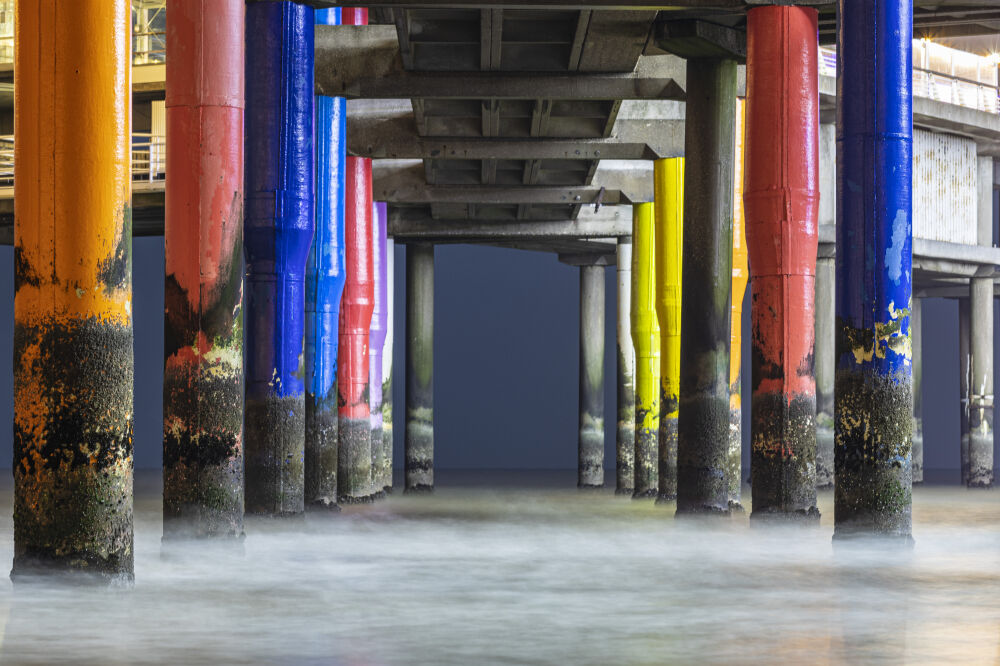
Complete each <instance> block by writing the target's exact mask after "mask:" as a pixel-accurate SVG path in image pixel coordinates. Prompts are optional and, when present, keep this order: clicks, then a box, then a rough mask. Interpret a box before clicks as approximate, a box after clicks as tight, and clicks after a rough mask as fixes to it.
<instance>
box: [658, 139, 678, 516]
mask: <svg viewBox="0 0 1000 666" xmlns="http://www.w3.org/2000/svg"><path fill="white" fill-rule="evenodd" d="M653 194H654V197H653V198H654V203H655V207H654V213H655V216H656V223H655V225H654V231H653V235H654V236H655V246H656V278H655V279H656V287H655V292H656V293H655V298H656V318H657V323H658V324H659V327H660V368H659V375H660V386H659V402H660V404H659V407H660V423H659V428H658V430H659V432H658V433H657V450H658V451H657V461H658V466H659V470H658V474H657V478H658V481H657V501H659V502H667V501H673V500H675V499H677V410H678V395H679V393H680V374H681V271H682V267H683V252H682V250H683V236H684V233H683V230H684V158H683V157H672V158H665V159H659V160H656V161H655V162H654V163H653Z"/></svg>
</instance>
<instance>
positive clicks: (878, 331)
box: [834, 0, 913, 541]
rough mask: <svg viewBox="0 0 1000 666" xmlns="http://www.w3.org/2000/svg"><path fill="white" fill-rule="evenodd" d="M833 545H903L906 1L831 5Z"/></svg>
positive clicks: (908, 235)
mask: <svg viewBox="0 0 1000 666" xmlns="http://www.w3.org/2000/svg"><path fill="white" fill-rule="evenodd" d="M838 5H839V7H838V12H839V18H840V21H839V23H838V27H837V51H838V53H839V54H840V61H839V67H838V68H837V89H838V91H839V93H840V104H838V105H837V218H838V219H837V290H836V303H837V306H836V312H837V372H836V379H835V407H834V422H835V475H836V484H835V485H836V488H835V493H834V526H835V529H834V537H835V538H838V539H840V538H845V537H851V536H856V535H857V536H864V535H873V534H880V535H886V536H891V537H898V538H902V539H904V540H906V541H910V540H911V537H910V529H911V520H910V518H911V511H910V509H911V489H912V480H911V452H910V438H911V429H912V420H911V418H910V399H911V381H912V363H911V352H910V309H911V296H912V283H911V277H912V274H911V271H912V254H911V250H912V236H913V233H912V230H913V228H912V223H911V169H912V159H913V156H912V144H913V110H912V93H913V90H912V72H913V66H912V51H913V46H912V34H913V6H912V2H911V0H839V2H838Z"/></svg>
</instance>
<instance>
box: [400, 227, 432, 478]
mask: <svg viewBox="0 0 1000 666" xmlns="http://www.w3.org/2000/svg"><path fill="white" fill-rule="evenodd" d="M404 447H405V455H406V470H405V472H406V486H405V491H406V492H420V491H430V490H434V246H433V245H428V244H423V243H414V244H410V245H407V246H406V429H405V441H404Z"/></svg>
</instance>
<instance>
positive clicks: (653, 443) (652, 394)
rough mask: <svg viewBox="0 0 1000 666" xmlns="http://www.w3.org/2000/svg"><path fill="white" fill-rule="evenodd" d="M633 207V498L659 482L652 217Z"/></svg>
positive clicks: (647, 206)
mask: <svg viewBox="0 0 1000 666" xmlns="http://www.w3.org/2000/svg"><path fill="white" fill-rule="evenodd" d="M655 215H656V214H655V212H654V206H653V204H651V203H637V204H634V205H633V206H632V344H633V345H634V347H635V482H634V484H633V489H632V497H634V498H637V499H638V498H642V497H656V495H657V489H658V484H659V460H658V458H659V446H658V438H659V432H660V391H659V383H660V381H659V380H660V326H659V324H658V322H657V317H656V236H655V233H656V232H655V229H656V224H655V220H656V216H655Z"/></svg>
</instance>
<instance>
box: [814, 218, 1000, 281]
mask: <svg viewBox="0 0 1000 666" xmlns="http://www.w3.org/2000/svg"><path fill="white" fill-rule="evenodd" d="M836 242H837V231H836V228H835V227H834V226H833V225H832V224H821V225H819V244H820V254H824V252H825V251H826V250H827V248H824V247H823V246H824V245H825V246H835V245H836ZM834 250H835V248H834ZM824 256H826V255H825V254H824ZM830 256H833V255H830ZM918 259H920V260H927V261H940V262H949V263H950V264H952V265H955V266H959V265H966V266H971V267H979V266H988V267H1000V248H998V247H987V246H983V245H963V244H961V243H948V242H945V241H936V240H927V239H925V238H914V239H913V260H914V263H915V264H916V262H917V260H918ZM940 272H950V270H949V271H940Z"/></svg>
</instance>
